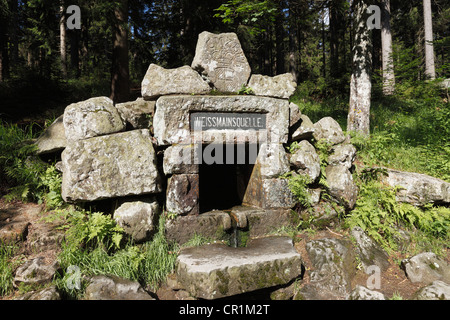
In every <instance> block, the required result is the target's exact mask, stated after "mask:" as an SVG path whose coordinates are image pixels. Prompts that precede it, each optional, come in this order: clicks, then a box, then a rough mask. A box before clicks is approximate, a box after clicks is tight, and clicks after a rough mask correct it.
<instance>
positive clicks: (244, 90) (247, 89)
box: [237, 84, 255, 95]
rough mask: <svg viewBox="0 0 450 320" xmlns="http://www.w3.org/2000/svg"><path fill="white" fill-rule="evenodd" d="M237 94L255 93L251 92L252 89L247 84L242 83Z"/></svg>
mask: <svg viewBox="0 0 450 320" xmlns="http://www.w3.org/2000/svg"><path fill="white" fill-rule="evenodd" d="M237 94H238V95H253V94H255V93H254V92H253V89H252V88H250V87H248V86H247V85H245V84H243V85H242V87H241V89H239V91H238V92H237Z"/></svg>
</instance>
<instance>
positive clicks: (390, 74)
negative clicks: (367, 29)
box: [381, 0, 395, 95]
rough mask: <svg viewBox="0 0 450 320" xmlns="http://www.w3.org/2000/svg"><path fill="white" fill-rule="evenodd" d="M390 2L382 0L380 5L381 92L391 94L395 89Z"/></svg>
mask: <svg viewBox="0 0 450 320" xmlns="http://www.w3.org/2000/svg"><path fill="white" fill-rule="evenodd" d="M390 2H391V1H390V0H383V1H382V6H381V50H382V60H383V93H384V94H385V95H392V94H393V93H394V90H395V74H394V61H393V56H392V34H391V23H390V19H391V3H390Z"/></svg>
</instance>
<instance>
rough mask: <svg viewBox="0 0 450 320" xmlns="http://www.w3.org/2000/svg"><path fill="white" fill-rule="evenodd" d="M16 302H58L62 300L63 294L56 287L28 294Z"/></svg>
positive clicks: (18, 298)
mask: <svg viewBox="0 0 450 320" xmlns="http://www.w3.org/2000/svg"><path fill="white" fill-rule="evenodd" d="M14 300H20V301H25V300H29V301H44V300H46V301H56V300H61V294H60V293H59V291H58V288H57V287H56V286H54V285H53V286H50V287H47V288H44V289H41V290H38V291H32V292H27V293H25V294H23V295H21V296H19V297H17V298H15V299H14Z"/></svg>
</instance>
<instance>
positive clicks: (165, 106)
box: [153, 96, 289, 145]
mask: <svg viewBox="0 0 450 320" xmlns="http://www.w3.org/2000/svg"><path fill="white" fill-rule="evenodd" d="M201 111H204V112H239V113H242V112H244V113H245V112H247V113H265V114H266V124H267V130H261V131H256V130H243V129H238V130H207V131H202V132H191V127H190V114H191V112H201ZM153 126H154V130H155V138H156V139H157V141H158V144H159V145H172V144H186V145H189V144H192V143H210V142H214V141H216V143H217V139H218V137H219V138H220V137H221V139H222V142H224V141H227V139H232V140H233V141H230V143H231V142H235V141H237V142H239V141H242V142H245V141H248V142H263V141H267V140H268V139H270V142H273V143H286V142H287V138H288V129H289V102H288V101H286V100H282V99H275V98H266V97H256V96H166V97H161V98H159V99H158V101H157V102H156V112H155V117H154V120H153Z"/></svg>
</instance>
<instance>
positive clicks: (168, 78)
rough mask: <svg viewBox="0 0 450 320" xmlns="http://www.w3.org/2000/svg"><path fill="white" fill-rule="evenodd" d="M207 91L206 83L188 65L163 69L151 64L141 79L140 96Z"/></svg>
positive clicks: (148, 98)
mask: <svg viewBox="0 0 450 320" xmlns="http://www.w3.org/2000/svg"><path fill="white" fill-rule="evenodd" d="M209 91H211V88H210V87H209V85H208V83H207V82H206V81H205V80H203V79H202V77H201V76H200V75H199V74H198V72H196V71H195V70H193V69H192V68H191V67H189V66H183V67H180V68H176V69H164V68H163V67H160V66H158V65H156V64H151V65H150V66H149V68H148V70H147V73H146V74H145V77H144V80H142V97H144V99H145V100H150V99H155V98H158V97H160V96H163V95H169V94H205V93H208V92H209Z"/></svg>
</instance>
